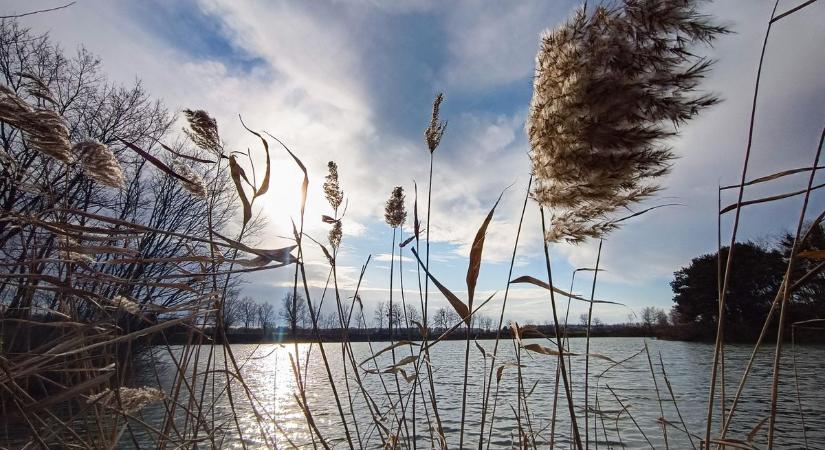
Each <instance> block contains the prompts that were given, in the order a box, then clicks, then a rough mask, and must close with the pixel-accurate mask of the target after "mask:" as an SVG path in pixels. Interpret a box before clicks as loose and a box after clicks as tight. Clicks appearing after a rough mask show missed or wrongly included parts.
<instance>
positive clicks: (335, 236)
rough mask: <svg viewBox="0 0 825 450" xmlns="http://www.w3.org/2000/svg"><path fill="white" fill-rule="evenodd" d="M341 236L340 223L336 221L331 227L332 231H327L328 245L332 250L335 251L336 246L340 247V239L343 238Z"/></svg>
mask: <svg viewBox="0 0 825 450" xmlns="http://www.w3.org/2000/svg"><path fill="white" fill-rule="evenodd" d="M343 234H344V233H343V229H342V227H341V221H340V220H338V221H336V222H335V224H334V225H333V226H332V229H331V230H329V245H331V246H332V248H333V249H336V250H337V249H338V246H340V245H341V238H342V237H343Z"/></svg>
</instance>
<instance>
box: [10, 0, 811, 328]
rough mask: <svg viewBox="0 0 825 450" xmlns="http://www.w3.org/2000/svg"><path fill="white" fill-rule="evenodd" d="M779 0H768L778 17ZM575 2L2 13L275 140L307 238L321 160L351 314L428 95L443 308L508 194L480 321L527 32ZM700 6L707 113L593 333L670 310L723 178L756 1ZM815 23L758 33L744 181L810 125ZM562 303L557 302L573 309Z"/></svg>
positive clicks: (88, 0)
mask: <svg viewBox="0 0 825 450" xmlns="http://www.w3.org/2000/svg"><path fill="white" fill-rule="evenodd" d="M798 3H800V2H799V1H798V0H794V1H791V0H782V1H780V6H779V10H780V11H782V10H786V9H788V8H791V7H793V6H795V5H796V4H798ZM576 5H577V2H563V1H553V2H547V1H532V2H531V1H524V2H517V3H511V2H474V1H457V2H439V1H401V2H377V1H368V0H361V1H351V2H340V1H329V2H297V1H296V2H264V1H248V2H235V1H231V2H230V1H218V0H186V1H177V2H167V1H160V0H151V1H141V2H137V1H135V2H108V1H103V0H78V1H77V3H76V4H75V5H74V6H72V7H71V8H69V9H67V10H62V11H59V12H55V13H51V14H43V15H36V16H30V17H29V18H25V19H23V20H22V21H23V23H25V24H27V25H29V26H31V27H32V28H33V29H34V30H36V31H43V32H45V31H48V32H50V33H51V34H52V36H53V38H54V39H55V40H57V41H58V42H60V43H61V44H62V45H63V46H64V48H66V49H68V50H70V51H71V50H72V49H74V48H76V47H78V46H79V45H85V46H86V47H87V48H88V49H89V50H90V51H92V52H94V53H96V54H98V55H100V56H101V58H102V60H103V64H104V70H105V71H106V72H107V73H108V74H109V75H110V77H111V79H112V80H113V81H115V82H120V83H132V82H134V80H135V79H136V78H140V79H141V80H143V83H144V86H145V87H146V89H147V90H148V91H149V92H150V93H151V94H152V95H154V96H155V97H157V98H160V99H162V100H163V101H164V102H165V103H166V104H167V105H168V106H169V107H170V108H171V109H173V110H176V111H178V110H180V109H183V108H187V107H190V108H202V109H206V110H208V111H210V113H212V114H213V115H214V116H215V117H216V118H217V119H218V121H219V124H220V127H221V131H222V135H223V137H224V139H225V140H226V141H227V142H228V143H229V145H230V146H235V147H237V148H241V149H243V148H246V147H252V148H256V147H255V146H256V145H257V143H256V142H255V141H254V140H253V139H252V138H251V137H250V136H249V135H247V134H246V133H245V132H244V131H243V129H242V128H241V126H240V123H239V122H238V120H237V114H239V113H240V114H242V115H243V116H244V119H245V120H246V121H247V123H249V124H250V125H251V126H252V127H254V128H258V129H261V128H263V129H266V130H267V131H269V132H271V133H273V134H275V135H277V136H279V137H280V138H282V139H283V140H284V141H285V142H287V143H288V145H290V146H291V148H292V149H293V150H295V151H296V152H297V153H298V154H299V155H300V156H301V158H302V159H303V160H304V161H305V163H306V164H307V166H308V168H309V170H310V177H311V180H310V181H311V187H310V195H309V205H308V212H307V214H308V220H309V222H310V223H309V224H308V232H309V233H310V234H312V235H313V236H315V237H318V238H322V237H324V235H325V233H326V230H327V227H326V226H325V225H323V224H321V223H320V220H319V219H320V215H321V214H329V213H330V211H329V208H328V207H327V206H326V205H325V203H324V201H323V197H322V193H321V189H320V185H321V183H322V182H323V176H324V174H325V170H326V161H328V160H330V159H333V160H335V161H337V162H338V164H339V167H340V172H341V183H342V185H343V188H344V191H345V194H346V197H347V199H348V201H349V209H348V212H347V217H346V219H345V223H344V229H345V237H344V243H343V246H342V250H341V255H340V263H339V264H340V266H339V275H340V283H339V284H340V285H341V286H342V288H343V289H344V290H345V291H347V292H350V290H351V288H352V287H354V284H355V281H356V279H357V275H358V272H359V270H360V266H361V264H363V262H364V260H365V259H366V257H367V255H369V254H371V255H372V256H373V261H372V263H371V264H370V267H369V269H368V271H367V273H366V277H365V282H364V285H363V287H362V293H363V298H364V301H365V307H366V308H367V309H371V308H372V306H373V305H374V304H375V303H377V302H378V301H381V300H386V298H387V294H388V291H387V289H388V282H389V280H388V277H389V272H388V267H389V262H388V253H389V251H390V239H391V232H390V230H389V227H388V226H386V225H385V224H384V223H383V216H382V210H383V204H384V201H385V200H386V198H387V197H388V195H389V193H390V190H391V189H392V187H393V186H395V185H402V186H404V188H405V189H406V190H407V193H408V200H409V202H408V207H409V208H411V207H412V187H413V180H416V181H417V182H418V184H419V193H420V194H422V198H420V199H419V204H420V205H421V206H423V205H424V204H425V200H424V198H423V194H424V192H425V189H426V181H427V168H428V156H427V150H426V146H425V143H424V139H423V130H424V128H425V127H426V125H427V122H428V120H429V113H430V108H431V102H432V98H433V96H434V95H435V94H436V93H437V92H439V91H443V92H444V94H445V102H444V106H443V109H442V117H443V118H444V119H446V120H448V121H449V126H448V129H447V133H446V135H445V137H444V140H443V142H442V145H441V147H440V148H439V150H438V151H437V154H436V165H435V174H434V187H433V191H434V201H433V220H432V222H433V223H432V226H431V231H432V237H433V239H434V245H433V247H432V252H433V256H432V260H433V263H432V270H433V272H434V274H435V275H436V276H437V277H438V278H439V279H440V280H441V281H442V282H443V283H444V284H446V285H447V286H449V287H450V288H452V289H453V290H454V291H455V292H456V293H457V294H458V295H459V297H462V296H463V295H466V294H465V289H466V288H465V282H464V275H465V273H466V267H467V254H468V250H469V243H470V241H471V240H472V238H473V236H474V234H475V232H476V230H477V228H478V226H479V225H480V224H481V222H482V220H483V218H484V215H485V214H486V213H487V211H488V210H489V208H490V207H491V206H492V204H493V203H494V202H495V199H496V197H497V196H498V194H499V193H500V192H501V191H502V190H503V189H504V188H505V187H507V186H509V185H511V184H512V187H511V188H510V189H509V190H508V191H507V192H506V193H505V196H504V199H503V200H502V204H501V206H500V207H499V209H498V210H497V212H496V216H495V219H494V221H493V223H492V224H491V226H490V229H489V234H488V239H487V246H486V248H485V254H484V256H485V261H484V264H483V266H482V271H481V279H480V281H479V290H480V292H479V293H478V294H477V298H479V297H486V296H487V295H489V294H491V293H493V292H495V291H498V292H499V294H498V295H497V296H496V297H495V298H496V300H495V301H494V302H492V303H491V310H490V311H489V312H488V313H489V314H491V315H493V314H496V315H497V313H496V312H494V311H495V310H496V306H497V305H498V303H496V302H497V301H499V300H500V298H501V293H502V292H503V290H504V286H505V283H506V278H507V267H508V261H509V255H510V252H511V251H512V246H513V239H514V236H515V229H516V225H517V220H518V215H519V212H520V209H521V203H522V201H523V195H524V191H525V188H526V183H527V179H528V176H529V159H528V157H527V152H528V146H527V143H526V138H525V135H524V131H523V128H524V120H525V117H526V113H527V106H528V104H529V100H530V97H531V89H532V85H531V83H532V73H533V58H534V56H535V52H536V50H537V46H538V37H539V34H540V32H541V31H542V30H544V29H546V28H552V27H554V26H556V25H557V24H559V23H561V22H562V21H563V20H564V19H565V18H566V17H568V16H569V15H570V14H571V12H572V11H573V9H574V8H575V7H576ZM52 6H55V5H54V2H52V1H24V0H14V1H11V2H7V3H5V4H4V7H3V10H4V11H9V12H22V11H28V10H32V9H39V8H41V7H44V8H45V7H52ZM704 7H705V9H706V11H707V12H708V13H710V14H713V15H715V16H717V18H718V20H720V21H721V22H723V23H725V24H728V25H730V26H731V28H732V29H733V30H734V32H735V33H734V34H731V35H729V36H725V37H723V38H721V39H720V40H719V41H718V42H717V43H716V45H715V46H714V48H711V49H703V50H701V51H703V52H706V53H707V54H708V55H710V56H712V57H713V58H715V59H716V60H717V64H716V66H715V67H714V70H713V71H712V73H711V74H710V75H709V76H708V78H707V80H706V81H707V82H706V84H705V86H706V88H707V89H708V90H710V91H713V92H716V93H718V94H719V95H720V96H721V97H722V98H723V99H724V100H725V101H724V102H723V103H722V104H721V105H718V106H716V107H714V108H713V109H712V110H709V111H707V112H706V113H705V114H704V115H702V116H701V117H700V118H699V119H697V120H695V121H694V122H692V123H691V124H689V125H688V126H686V127H684V128H683V129H682V134H681V136H680V137H679V138H677V139H674V140H673V142H672V145H673V147H674V148H675V150H676V153H677V154H678V155H679V157H680V159H679V160H677V161H676V162H675V166H674V169H673V172H672V173H671V174H670V175H668V176H667V177H666V179H665V180H664V182H663V184H664V185H665V186H666V190H665V191H664V192H662V193H661V194H660V195H659V197H657V198H656V199H654V200H652V201H651V202H650V205H653V204H658V203H663V202H677V203H680V204H682V205H683V206H679V207H673V208H668V209H662V210H657V211H656V212H651V213H649V214H647V215H645V216H642V217H639V218H638V219H637V220H634V221H633V222H631V223H628V224H627V226H625V227H624V228H622V229H621V230H619V231H617V232H615V233H613V234H611V235H610V236H608V238H607V240H606V241H605V244H604V249H603V259H602V261H603V266H604V267H605V269H606V272H604V273H603V274H602V275H601V276H600V279H601V281H600V283H599V285H598V287H597V289H596V296H597V297H598V298H603V299H608V300H614V301H619V302H622V303H625V304H627V305H628V307H627V308H621V307H607V306H603V307H600V308H597V311H596V315H597V316H599V317H600V318H602V319H603V320H604V321H605V322H620V321H625V320H626V318H627V315H628V313H629V312H630V311H631V310H635V311H638V310H640V309H641V308H642V307H644V306H658V307H662V308H669V307H670V305H671V291H670V287H669V285H668V282H669V281H670V280H671V278H672V274H673V272H674V271H675V270H678V269H679V268H680V267H682V266H684V265H686V264H688V263H689V262H690V259H691V258H692V257H695V256H698V255H699V254H702V253H707V252H710V251H712V250H713V249H714V248H715V245H716V244H715V241H716V236H715V235H716V222H715V214H714V211H715V207H716V186H717V183H719V182H720V180H721V182H722V183H723V184H725V183H734V182H735V181H736V180H737V178H738V174H739V171H740V167H741V162H742V157H743V152H744V147H745V142H746V137H747V126H748V115H749V108H750V101H751V96H752V89H753V84H754V79H755V71H756V65H757V62H758V57H759V48H760V45H761V41H762V37H763V33H764V29H765V26H766V22H767V19H768V17H769V15H770V10H771V7H772V2H769V1H761V0H760V1H756V0H740V1H719V2H716V3H707V4H704ZM823 19H825V6H823V5H822V4H820V3H818V4H814V5H812V6H810V7H808V8H806V10H805V12H804V13H802V14H796V15H793V16H790V17H788V18H786V19H783V20H782V21H780V22H778V23H777V24H776V25H775V28H774V31H773V35H772V38H771V41H770V44H769V46H768V51H767V56H766V70H765V73H764V75H763V85H762V93H761V96H760V101H759V103H758V113H757V121H756V133H755V141H754V150H753V151H754V156H753V160H752V163H753V164H752V170H751V173H752V174H753V176H754V177H755V176H759V175H764V174H767V173H771V172H775V171H778V170H782V169H787V168H795V167H802V166H806V165H810V160H811V159H812V158H813V154H814V150H815V148H814V147H815V145H816V140H817V138H818V135H819V129H820V127H821V126H823V123H825V108H823V106H822V105H823V104H825V77H822V76H821V70H822V67H825V52H822V51H821V44H822V42H825V25H823V24H825V20H823ZM287 158H288V157H287V156H286V155H284V154H278V153H276V154H274V159H273V168H274V169H273V170H274V173H273V187H272V189H271V191H270V194H268V197H267V198H265V199H264V201H263V203H262V209H261V211H262V213H263V214H264V215H265V216H266V217H267V218H268V219H269V223H270V224H269V226H268V228H267V230H266V231H265V233H264V234H262V236H261V237H260V240H261V245H264V246H276V245H283V244H284V242H283V241H282V240H280V239H278V238H277V237H276V236H278V235H282V234H288V233H287V232H286V227H287V226H288V224H289V220H290V217H294V216H295V215H297V213H298V210H297V206H298V205H297V197H298V186H299V184H300V174H299V172H298V171H297V170H296V168H295V167H294V164H293V163H292V162H291V161H290V160H289V159H287ZM804 182H805V180H804V179H803V177H799V178H792V179H787V180H784V181H782V182H781V183H778V184H774V185H771V186H761V187H759V188H757V189H753V190H752V191H748V192H747V193H746V196H747V197H749V198H752V197H758V196H761V195H765V194H767V193H777V192H784V191H786V190H793V189H795V188H798V187H800V186H802V185H803V184H804ZM732 201H734V198H732V197H731V198H728V199H726V203H730V202H732ZM812 201H813V207H812V208H811V209H812V210H813V211H814V212H813V214H816V213H818V212H819V211H821V210H822V207H823V204H824V203H825V197H823V194H821V193H820V194H817V195H815V196H814V198H813V199H812ZM799 206H800V202H798V201H795V200H792V201H787V202H785V203H782V204H776V205H769V206H757V207H752V208H750V209H748V210H746V211H745V213H744V215H743V227H742V230H741V233H740V235H741V236H743V238H746V239H756V240H768V239H770V238H771V236H773V235H776V234H778V233H780V232H782V231H784V230H787V229H789V228H790V227H791V226H792V224H793V223H794V222H795V220H796V217H797V214H798V212H797V211H798V208H799ZM643 207H644V205H642V206H639V208H643ZM408 222H409V221H408ZM725 228H726V229H727V228H729V224H726V225H725ZM727 232H729V231H726V233H727ZM596 245H597V243H593V242H591V243H587V244H585V245H580V246H577V247H572V246H569V245H565V244H557V245H553V247H552V249H551V254H552V259H553V267H554V278H555V281H556V283H557V284H558V285H560V287H562V288H564V289H567V287H568V286H569V283H570V273H571V270H572V268H574V267H584V266H592V265H593V264H594V262H595V256H596ZM406 257H411V255H409V254H407V255H406ZM307 258H308V263H309V264H308V269H309V271H310V276H311V283H312V285H313V286H314V287H315V288H314V289H313V296H316V297H317V295H318V291H319V288H320V287H322V286H323V283H324V280H325V279H326V274H327V270H328V268H327V267H325V265H324V260H323V257H322V256H321V255H320V253H319V252H317V251H310V252H309V253H308V255H307ZM404 264H405V267H404V276H405V277H406V278H405V284H406V285H407V287H410V286H413V285H414V280H415V274H414V272H413V269H414V265H413V264H412V262H411V261H410V260H406V261H405V263H404ZM396 273H397V272H396ZM514 273H515V275H533V276H536V277H540V278H544V277H545V275H546V273H545V271H544V266H543V254H542V247H541V233H540V223H539V218H538V214H537V211H536V206H535V204H533V203H530V204H529V205H528V213H527V215H526V217H525V225H524V231H523V236H522V241H521V244H520V246H519V256H518V258H517V267H516V269H515V271H514ZM588 277H589V275H585V276H580V277H579V278H578V280H577V284H576V288H575V291H577V292H589V279H588ZM289 279H290V275H289V274H288V273H287V272H280V273H266V274H257V275H255V276H252V277H249V278H248V279H247V281H248V283H247V284H246V285H245V286H244V294H246V295H251V296H253V297H255V298H256V299H258V300H268V301H273V302H277V301H278V300H279V299H280V297H281V296H282V295H283V292H284V289H285V285H287V284H288V283H289ZM396 286H398V284H397V281H396ZM408 294H409V295H412V294H413V292H412V291H411V292H409V293H408ZM433 302H434V303H433V304H434V305H435V307H438V306H441V305H443V304H445V302H444V301H443V299H441V298H440V296H439V295H433ZM582 311H583V307H582V306H581V305H576V304H574V307H573V310H572V314H573V317H577V316H578V314H579V313H581V312H582ZM369 314H370V313H369V312H368V315H369ZM508 316H509V317H510V318H513V319H516V320H519V321H521V322H526V321H532V322H534V323H543V322H545V321H547V320H549V319H550V317H551V316H550V305H549V299H548V297H547V295H546V294H545V293H544V292H542V291H540V290H538V289H531V288H527V287H517V288H514V289H512V290H511V303H509V304H508Z"/></svg>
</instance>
